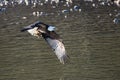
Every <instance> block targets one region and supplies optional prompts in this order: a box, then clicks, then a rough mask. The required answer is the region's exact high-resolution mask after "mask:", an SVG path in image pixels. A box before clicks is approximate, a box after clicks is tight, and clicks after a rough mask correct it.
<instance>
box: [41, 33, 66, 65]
mask: <svg viewBox="0 0 120 80" xmlns="http://www.w3.org/2000/svg"><path fill="white" fill-rule="evenodd" d="M42 36H43V38H44V39H45V40H46V42H47V43H48V44H49V46H50V47H51V48H52V49H53V51H54V52H55V54H56V56H57V57H58V59H59V60H60V62H61V63H63V64H64V63H65V61H66V59H67V57H68V56H67V54H66V51H65V47H64V44H63V43H62V42H61V41H60V40H59V39H53V38H51V37H49V36H45V35H42Z"/></svg>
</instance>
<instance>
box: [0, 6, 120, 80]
mask: <svg viewBox="0 0 120 80" xmlns="http://www.w3.org/2000/svg"><path fill="white" fill-rule="evenodd" d="M82 10H83V11H82V12H81V13H79V12H75V13H70V14H69V15H68V18H67V19H64V17H63V16H61V17H60V16H57V15H55V16H54V15H51V16H47V17H46V16H43V17H33V16H32V15H30V11H29V9H18V8H14V9H13V8H10V9H8V12H9V14H8V12H7V13H6V14H1V15H0V17H1V19H0V80H120V24H114V23H113V21H112V20H113V18H114V17H113V16H109V13H110V12H111V13H112V14H113V15H114V14H115V12H114V9H111V7H108V8H106V7H104V8H98V9H95V8H93V9H91V8H88V9H87V8H85V9H84V8H83V9H82ZM13 15H14V16H13ZM24 16H26V17H27V19H22V17H24ZM36 20H40V21H42V22H45V23H47V24H52V25H55V26H56V27H57V30H56V31H57V32H58V34H60V35H61V37H62V38H63V40H64V43H65V47H66V50H67V53H68V55H69V56H70V61H69V62H68V63H67V64H65V65H62V64H60V62H59V61H58V59H57V58H56V56H55V55H54V53H53V52H52V50H51V49H50V48H49V46H48V45H47V44H46V42H45V41H44V40H43V39H42V38H40V39H38V38H35V37H32V36H31V35H29V34H28V33H27V32H25V33H21V32H20V29H21V28H23V27H24V26H27V25H29V24H31V23H33V22H35V21H36Z"/></svg>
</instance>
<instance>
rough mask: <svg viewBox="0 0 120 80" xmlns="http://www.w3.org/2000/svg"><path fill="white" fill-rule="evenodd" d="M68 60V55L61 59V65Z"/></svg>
mask: <svg viewBox="0 0 120 80" xmlns="http://www.w3.org/2000/svg"><path fill="white" fill-rule="evenodd" d="M68 59H69V56H68V55H66V54H65V55H63V56H62V57H60V58H59V60H60V63H62V64H65V63H66V62H67V60H68Z"/></svg>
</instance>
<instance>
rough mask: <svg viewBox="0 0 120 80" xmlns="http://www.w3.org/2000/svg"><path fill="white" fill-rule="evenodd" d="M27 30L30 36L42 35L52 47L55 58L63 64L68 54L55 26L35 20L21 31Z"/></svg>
mask: <svg viewBox="0 0 120 80" xmlns="http://www.w3.org/2000/svg"><path fill="white" fill-rule="evenodd" d="M24 31H28V32H29V33H30V34H31V35H32V36H36V37H38V38H39V37H41V36H42V37H43V38H44V39H45V41H46V42H47V43H48V45H49V46H50V47H51V48H52V50H53V51H54V53H55V54H56V56H57V58H58V59H59V60H60V62H61V63H62V64H65V62H66V60H67V58H68V55H67V54H66V50H65V47H64V44H63V42H62V40H61V38H60V36H59V35H58V34H57V33H56V32H55V27H54V26H50V25H47V24H45V23H43V22H40V21H37V22H35V23H33V24H31V25H29V26H27V27H24V28H23V29H22V30H21V32H24Z"/></svg>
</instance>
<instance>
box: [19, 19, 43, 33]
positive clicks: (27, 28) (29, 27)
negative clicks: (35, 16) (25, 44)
mask: <svg viewBox="0 0 120 80" xmlns="http://www.w3.org/2000/svg"><path fill="white" fill-rule="evenodd" d="M39 24H43V23H42V22H40V21H36V22H35V23H33V24H31V25H28V26H26V27H24V28H23V29H22V30H21V32H24V31H27V30H29V29H33V28H35V27H38V25H39Z"/></svg>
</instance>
